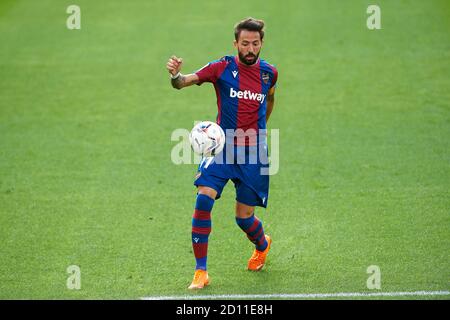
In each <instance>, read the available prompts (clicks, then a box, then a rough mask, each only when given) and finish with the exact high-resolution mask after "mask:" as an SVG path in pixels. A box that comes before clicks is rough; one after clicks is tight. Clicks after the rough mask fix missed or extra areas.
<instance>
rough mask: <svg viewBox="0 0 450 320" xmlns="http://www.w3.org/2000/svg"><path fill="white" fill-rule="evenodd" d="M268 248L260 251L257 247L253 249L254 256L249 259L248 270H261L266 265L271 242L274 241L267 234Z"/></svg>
mask: <svg viewBox="0 0 450 320" xmlns="http://www.w3.org/2000/svg"><path fill="white" fill-rule="evenodd" d="M266 241H267V248H266V250H264V251H258V250H256V249H255V251H253V254H252V257H251V258H250V260H248V270H250V271H259V270H261V269H262V267H264V264H265V262H266V257H267V253H269V250H270V244H271V243H272V239H271V238H270V237H269V236H268V235H266Z"/></svg>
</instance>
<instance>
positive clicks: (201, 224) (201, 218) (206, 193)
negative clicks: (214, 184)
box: [189, 185, 217, 289]
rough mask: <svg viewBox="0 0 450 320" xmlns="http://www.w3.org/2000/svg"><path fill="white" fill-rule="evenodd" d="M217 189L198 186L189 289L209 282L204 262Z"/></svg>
mask: <svg viewBox="0 0 450 320" xmlns="http://www.w3.org/2000/svg"><path fill="white" fill-rule="evenodd" d="M216 196H217V191H216V190H214V189H213V188H211V187H207V186H201V185H200V186H198V192H197V199H196V201H195V210H194V214H193V216H192V248H193V251H194V256H195V261H196V265H195V274H194V279H193V281H192V283H191V285H190V286H189V289H202V288H203V287H204V286H206V285H208V284H209V277H208V272H207V271H206V270H207V267H206V262H207V258H208V238H209V234H210V233H211V211H212V208H213V206H214V199H215V198H216Z"/></svg>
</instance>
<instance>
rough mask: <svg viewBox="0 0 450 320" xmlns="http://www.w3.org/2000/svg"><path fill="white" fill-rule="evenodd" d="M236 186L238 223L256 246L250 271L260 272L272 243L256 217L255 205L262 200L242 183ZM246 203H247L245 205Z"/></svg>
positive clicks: (250, 261)
mask: <svg viewBox="0 0 450 320" xmlns="http://www.w3.org/2000/svg"><path fill="white" fill-rule="evenodd" d="M235 185H236V200H237V201H236V223H237V224H238V226H239V227H240V228H241V229H242V231H244V232H245V233H246V234H247V237H248V239H249V240H250V241H251V242H253V243H254V244H255V250H254V252H253V255H252V257H251V258H250V260H249V261H248V269H249V270H252V271H259V270H261V269H262V267H263V266H264V264H265V261H266V256H267V253H268V252H269V249H270V244H271V242H272V240H271V238H270V237H269V236H268V235H266V234H265V233H264V228H263V225H262V222H261V220H259V219H258V217H256V216H255V214H254V212H255V205H257V204H258V203H260V201H261V200H260V199H259V197H258V195H257V194H256V192H255V191H253V190H252V189H251V188H249V187H248V186H246V185H245V184H243V183H241V182H235ZM244 202H245V203H244Z"/></svg>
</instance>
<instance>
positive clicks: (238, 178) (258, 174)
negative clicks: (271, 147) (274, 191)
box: [194, 143, 269, 208]
mask: <svg viewBox="0 0 450 320" xmlns="http://www.w3.org/2000/svg"><path fill="white" fill-rule="evenodd" d="M268 170H269V161H268V152H267V144H265V143H261V144H259V145H257V146H235V145H231V144H230V145H228V144H226V145H225V147H224V150H223V151H222V152H221V153H219V154H217V155H216V156H215V157H209V158H203V159H202V161H201V162H200V164H199V166H198V171H197V175H196V179H195V181H194V185H195V186H197V187H198V186H206V187H210V188H213V189H214V190H216V191H217V196H216V199H219V198H220V195H221V194H222V190H223V188H224V187H225V185H226V183H227V182H228V180H230V179H231V181H233V183H234V187H235V188H236V200H237V201H239V202H241V203H243V204H246V205H249V206H259V207H264V208H266V207H267V198H268V196H269V175H268Z"/></svg>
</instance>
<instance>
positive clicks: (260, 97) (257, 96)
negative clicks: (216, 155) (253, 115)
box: [230, 88, 266, 103]
mask: <svg viewBox="0 0 450 320" xmlns="http://www.w3.org/2000/svg"><path fill="white" fill-rule="evenodd" d="M236 97H237V98H238V99H246V100H253V101H258V102H260V103H263V102H264V99H265V98H266V95H265V94H262V93H253V92H251V91H250V90H245V91H236V90H234V89H233V88H230V98H236Z"/></svg>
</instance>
